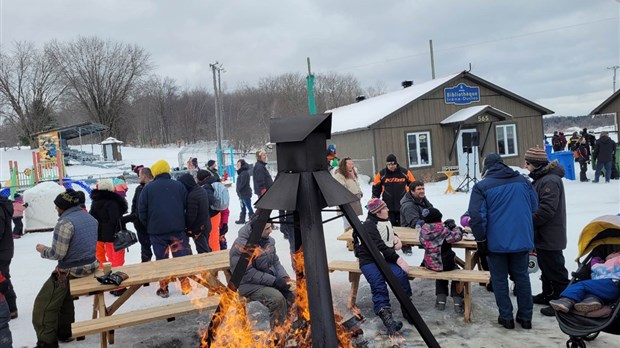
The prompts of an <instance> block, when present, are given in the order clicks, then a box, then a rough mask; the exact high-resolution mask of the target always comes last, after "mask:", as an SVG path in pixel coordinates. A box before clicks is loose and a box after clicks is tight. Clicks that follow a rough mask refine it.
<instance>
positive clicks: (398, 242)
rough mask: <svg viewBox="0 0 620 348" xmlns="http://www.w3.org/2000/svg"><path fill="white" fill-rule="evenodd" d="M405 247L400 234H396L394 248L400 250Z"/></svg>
mask: <svg viewBox="0 0 620 348" xmlns="http://www.w3.org/2000/svg"><path fill="white" fill-rule="evenodd" d="M402 248H403V242H401V240H400V238H398V236H394V249H396V250H400V249H402Z"/></svg>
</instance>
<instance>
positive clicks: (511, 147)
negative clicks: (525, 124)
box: [495, 124, 517, 156]
mask: <svg viewBox="0 0 620 348" xmlns="http://www.w3.org/2000/svg"><path fill="white" fill-rule="evenodd" d="M495 139H497V153H498V154H499V155H500V156H512V155H517V126H516V125H514V124H503V125H498V126H495Z"/></svg>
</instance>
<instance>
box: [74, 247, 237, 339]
mask: <svg viewBox="0 0 620 348" xmlns="http://www.w3.org/2000/svg"><path fill="white" fill-rule="evenodd" d="M118 271H120V272H124V273H126V274H127V275H128V276H129V278H128V279H126V280H124V281H123V282H122V284H121V286H122V287H126V288H127V291H125V293H124V294H122V295H121V296H119V297H118V298H116V299H115V300H114V302H113V303H112V304H111V305H109V306H106V304H105V297H104V294H105V293H106V292H107V291H110V290H114V289H115V288H118V286H116V285H103V284H101V283H99V281H97V279H96V278H95V277H92V276H87V277H83V278H77V279H72V280H71V281H70V289H71V295H73V296H74V297H77V296H82V295H93V313H92V320H87V321H83V322H76V323H73V324H72V332H73V337H76V338H78V339H81V338H83V337H84V336H85V335H88V334H93V333H100V334H101V347H107V343H108V342H109V343H110V344H113V343H114V329H118V328H121V327H127V326H132V325H137V324H141V323H144V322H148V321H152V320H156V319H168V320H171V319H172V318H174V316H175V315H182V314H187V313H191V312H195V311H198V310H201V309H212V308H215V307H216V306H217V303H218V300H217V299H218V297H217V296H213V295H214V294H215V293H216V292H217V289H218V288H219V287H222V286H225V285H224V284H222V283H221V282H220V281H219V279H218V278H217V274H218V272H220V271H221V272H224V274H225V276H226V280H227V281H228V280H229V279H230V263H229V258H228V250H222V251H215V252H211V253H204V254H197V255H188V256H183V257H176V258H169V259H163V260H157V261H151V262H144V263H137V264H131V265H126V266H120V267H114V268H113V269H112V272H118ZM102 274H103V272H102V271H101V270H99V271H97V272H96V273H95V276H100V275H102ZM180 277H188V278H189V279H191V280H193V281H194V282H196V283H198V284H201V285H202V286H205V287H206V288H208V289H209V298H205V299H195V298H192V299H191V301H186V302H182V303H172V304H171V303H169V302H168V303H164V306H161V307H156V308H150V309H149V308H146V309H144V308H143V309H140V310H137V311H132V312H125V313H121V314H116V315H115V313H116V312H117V310H118V309H119V308H120V307H121V306H122V305H123V304H124V303H125V302H126V301H127V300H129V299H130V298H131V297H132V295H133V294H134V293H136V291H138V289H140V287H142V286H143V285H144V284H146V283H153V282H158V281H159V280H164V279H168V280H170V281H175V280H176V279H177V278H180ZM162 301H166V300H165V299H162Z"/></svg>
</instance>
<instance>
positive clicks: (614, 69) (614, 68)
mask: <svg viewBox="0 0 620 348" xmlns="http://www.w3.org/2000/svg"><path fill="white" fill-rule="evenodd" d="M607 69H609V70H613V71H614V91H613V92H612V93H616V70H618V69H620V66H618V65H614V66H610V67H607Z"/></svg>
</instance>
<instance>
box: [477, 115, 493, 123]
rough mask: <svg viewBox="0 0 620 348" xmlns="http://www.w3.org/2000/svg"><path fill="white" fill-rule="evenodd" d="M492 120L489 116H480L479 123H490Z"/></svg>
mask: <svg viewBox="0 0 620 348" xmlns="http://www.w3.org/2000/svg"><path fill="white" fill-rule="evenodd" d="M490 120H491V118H490V117H489V115H478V122H489V121H490Z"/></svg>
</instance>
